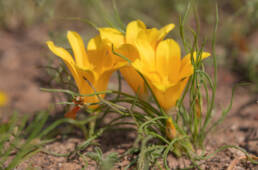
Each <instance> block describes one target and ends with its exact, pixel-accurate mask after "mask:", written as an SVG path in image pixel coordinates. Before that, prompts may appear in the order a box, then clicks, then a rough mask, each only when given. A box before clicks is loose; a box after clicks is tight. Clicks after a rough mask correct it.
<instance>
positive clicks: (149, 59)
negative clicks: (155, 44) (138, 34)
mask: <svg viewBox="0 0 258 170" xmlns="http://www.w3.org/2000/svg"><path fill="white" fill-rule="evenodd" d="M135 46H136V48H137V50H138V52H139V57H140V60H141V62H143V63H144V64H146V65H148V67H153V66H154V63H155V52H154V49H153V48H152V46H151V44H150V43H149V42H148V41H146V39H143V37H142V38H139V39H137V41H136V43H135Z"/></svg>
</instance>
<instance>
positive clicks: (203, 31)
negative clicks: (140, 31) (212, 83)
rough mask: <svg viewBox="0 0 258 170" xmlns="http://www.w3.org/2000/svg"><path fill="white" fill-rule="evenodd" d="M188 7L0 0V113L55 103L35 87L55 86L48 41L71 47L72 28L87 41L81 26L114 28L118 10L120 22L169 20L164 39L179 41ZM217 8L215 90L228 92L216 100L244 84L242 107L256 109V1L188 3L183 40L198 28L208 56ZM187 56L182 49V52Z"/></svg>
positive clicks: (183, 2)
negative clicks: (0, 98)
mask: <svg viewBox="0 0 258 170" xmlns="http://www.w3.org/2000/svg"><path fill="white" fill-rule="evenodd" d="M189 2H190V1H188V0H159V1H157V0H148V1H147V0H146V1H138V0H116V1H115V3H114V1H111V0H105V1H104V0H103V1H99V0H73V1H71V0H24V1H19V0H0V91H2V92H5V93H6V94H7V97H8V103H7V106H6V107H5V108H2V113H3V110H4V111H7V112H5V114H4V115H6V113H8V111H14V110H18V111H19V112H21V113H26V114H30V113H33V112H35V111H38V110H40V109H47V108H49V107H50V105H51V104H54V103H53V100H52V97H51V95H50V94H49V93H43V92H41V91H40V89H39V88H40V87H48V88H53V87H58V83H56V84H55V82H58V81H60V80H58V78H56V77H55V78H54V80H53V76H52V77H51V74H52V73H51V72H50V71H49V70H47V69H46V66H49V65H52V64H55V63H56V62H58V61H59V60H58V59H57V57H55V56H54V55H53V54H51V53H50V52H49V50H48V49H47V47H46V44H45V42H46V41H47V40H53V41H55V42H56V43H57V44H58V45H62V46H64V47H67V48H68V47H69V45H68V43H67V39H66V32H67V30H74V31H77V32H79V33H80V34H81V35H82V36H83V38H84V40H85V44H86V42H87V41H88V40H89V39H90V38H92V37H93V36H95V35H96V34H97V31H96V30H95V28H94V27H92V26H91V25H90V24H88V23H87V22H85V21H90V22H92V23H94V24H95V25H97V26H99V27H104V26H109V25H108V23H109V22H110V21H111V22H112V23H116V21H117V13H119V15H120V17H121V20H122V21H123V23H124V24H125V25H126V24H127V23H128V22H129V21H131V20H134V19H141V20H142V21H144V22H145V23H146V24H147V25H148V26H154V27H158V28H160V27H161V26H164V25H166V24H169V23H174V24H176V28H175V29H174V30H173V31H172V32H171V33H170V34H169V35H168V36H169V37H173V38H174V39H176V40H177V41H178V42H179V43H181V44H182V42H181V40H180V33H179V18H180V16H183V15H184V14H185V11H186V10H187V8H188V5H189ZM216 3H217V4H218V10H219V24H218V32H217V43H216V53H217V59H218V64H219V65H218V66H219V68H218V71H219V75H218V76H219V79H218V83H219V88H223V87H224V86H225V87H228V88H226V89H225V90H221V93H222V94H221V98H223V97H224V95H228V96H230V94H231V92H230V88H231V87H232V86H233V85H234V84H236V83H238V82H249V83H250V85H249V86H247V87H245V90H244V91H243V92H242V93H245V94H246V95H248V96H250V97H248V100H245V102H244V103H246V104H248V103H250V104H253V103H255V101H256V100H257V91H258V53H257V51H258V48H257V47H258V29H257V27H258V0H248V1H247V0H227V1H223V0H218V1H214V0H208V1H207V0H196V1H192V5H191V9H190V11H189V14H188V15H187V17H186V22H185V32H186V38H187V39H188V40H189V41H191V39H192V33H191V29H197V28H198V27H199V28H200V31H199V32H200V34H199V40H200V44H201V43H202V40H207V43H206V46H205V48H206V51H210V52H211V37H212V33H213V27H214V25H215V11H216V8H215V6H216V5H215V4H216ZM113 21H114V22H113ZM186 52H187V51H184V49H183V48H182V53H183V54H185V53H186ZM59 63H62V62H59ZM206 63H207V69H208V70H210V72H212V60H211V59H209V60H207V62H206ZM218 91H219V89H218ZM224 92H226V94H225V93H224ZM237 100H241V99H237ZM0 113H1V112H0ZM0 116H1V117H2V116H3V114H0Z"/></svg>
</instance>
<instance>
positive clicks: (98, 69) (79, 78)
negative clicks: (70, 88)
mask: <svg viewBox="0 0 258 170" xmlns="http://www.w3.org/2000/svg"><path fill="white" fill-rule="evenodd" d="M67 38H68V41H69V43H70V45H71V47H72V51H73V54H74V58H75V60H74V59H73V57H72V55H71V54H70V53H69V52H68V51H67V50H65V49H64V48H62V47H57V46H55V44H54V43H53V42H52V41H48V42H47V45H48V47H49V49H50V50H51V51H52V52H53V53H54V54H55V55H57V56H59V57H60V58H61V59H62V60H63V61H64V63H65V64H66V66H67V67H68V69H69V70H70V72H71V74H72V76H73V78H74V80H75V82H76V85H77V87H78V89H79V92H80V94H91V93H94V91H95V90H96V92H100V91H105V90H106V89H107V85H108V82H109V79H110V76H111V74H112V73H113V72H114V71H115V70H116V69H119V68H120V67H122V66H124V65H126V64H127V62H126V61H124V60H123V59H121V58H119V57H118V56H115V55H113V54H112V51H111V50H110V47H109V46H108V45H107V43H106V42H105V40H104V41H103V40H102V39H101V38H100V37H99V36H97V37H95V38H92V39H91V40H90V41H89V43H88V47H87V51H86V49H85V46H84V43H83V40H82V38H81V37H80V35H79V34H78V33H76V32H72V31H68V33H67ZM131 48H132V47H131V46H129V45H123V46H121V47H120V48H119V49H118V51H119V52H120V53H121V54H124V55H127V53H128V51H131ZM131 59H132V58H131ZM85 79H86V80H88V81H86V80H85ZM89 82H90V84H89ZM104 96H105V95H104V94H101V95H100V97H104ZM83 100H84V103H97V102H99V99H98V97H97V96H91V97H84V99H83ZM90 107H92V108H95V107H96V105H95V106H94V105H93V106H90Z"/></svg>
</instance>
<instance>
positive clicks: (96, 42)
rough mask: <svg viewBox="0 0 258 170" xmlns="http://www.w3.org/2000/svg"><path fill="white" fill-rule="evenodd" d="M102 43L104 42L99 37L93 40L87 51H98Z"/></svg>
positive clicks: (89, 43)
mask: <svg viewBox="0 0 258 170" xmlns="http://www.w3.org/2000/svg"><path fill="white" fill-rule="evenodd" d="M101 42H102V40H101V38H100V36H99V35H98V36H96V37H94V38H91V39H90V41H89V42H88V46H87V49H88V50H96V49H98V48H99V47H100V46H101Z"/></svg>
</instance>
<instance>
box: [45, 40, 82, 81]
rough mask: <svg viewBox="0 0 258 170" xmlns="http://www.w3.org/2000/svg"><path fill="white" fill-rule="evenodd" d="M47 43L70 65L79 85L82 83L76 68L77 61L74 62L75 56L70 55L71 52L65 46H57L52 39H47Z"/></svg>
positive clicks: (69, 67)
mask: <svg viewBox="0 0 258 170" xmlns="http://www.w3.org/2000/svg"><path fill="white" fill-rule="evenodd" d="M47 45H48V48H49V49H50V50H51V51H52V52H53V53H54V54H55V55H57V56H58V57H60V58H61V59H62V60H63V61H64V63H65V64H66V66H67V67H68V69H69V70H70V72H71V73H72V75H73V78H74V80H75V82H76V84H77V86H79V84H80V78H79V74H78V72H77V70H76V68H75V63H74V60H73V57H72V56H71V55H70V53H69V52H68V51H66V50H65V49H64V48H61V47H57V46H55V44H54V43H53V42H52V41H47Z"/></svg>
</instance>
